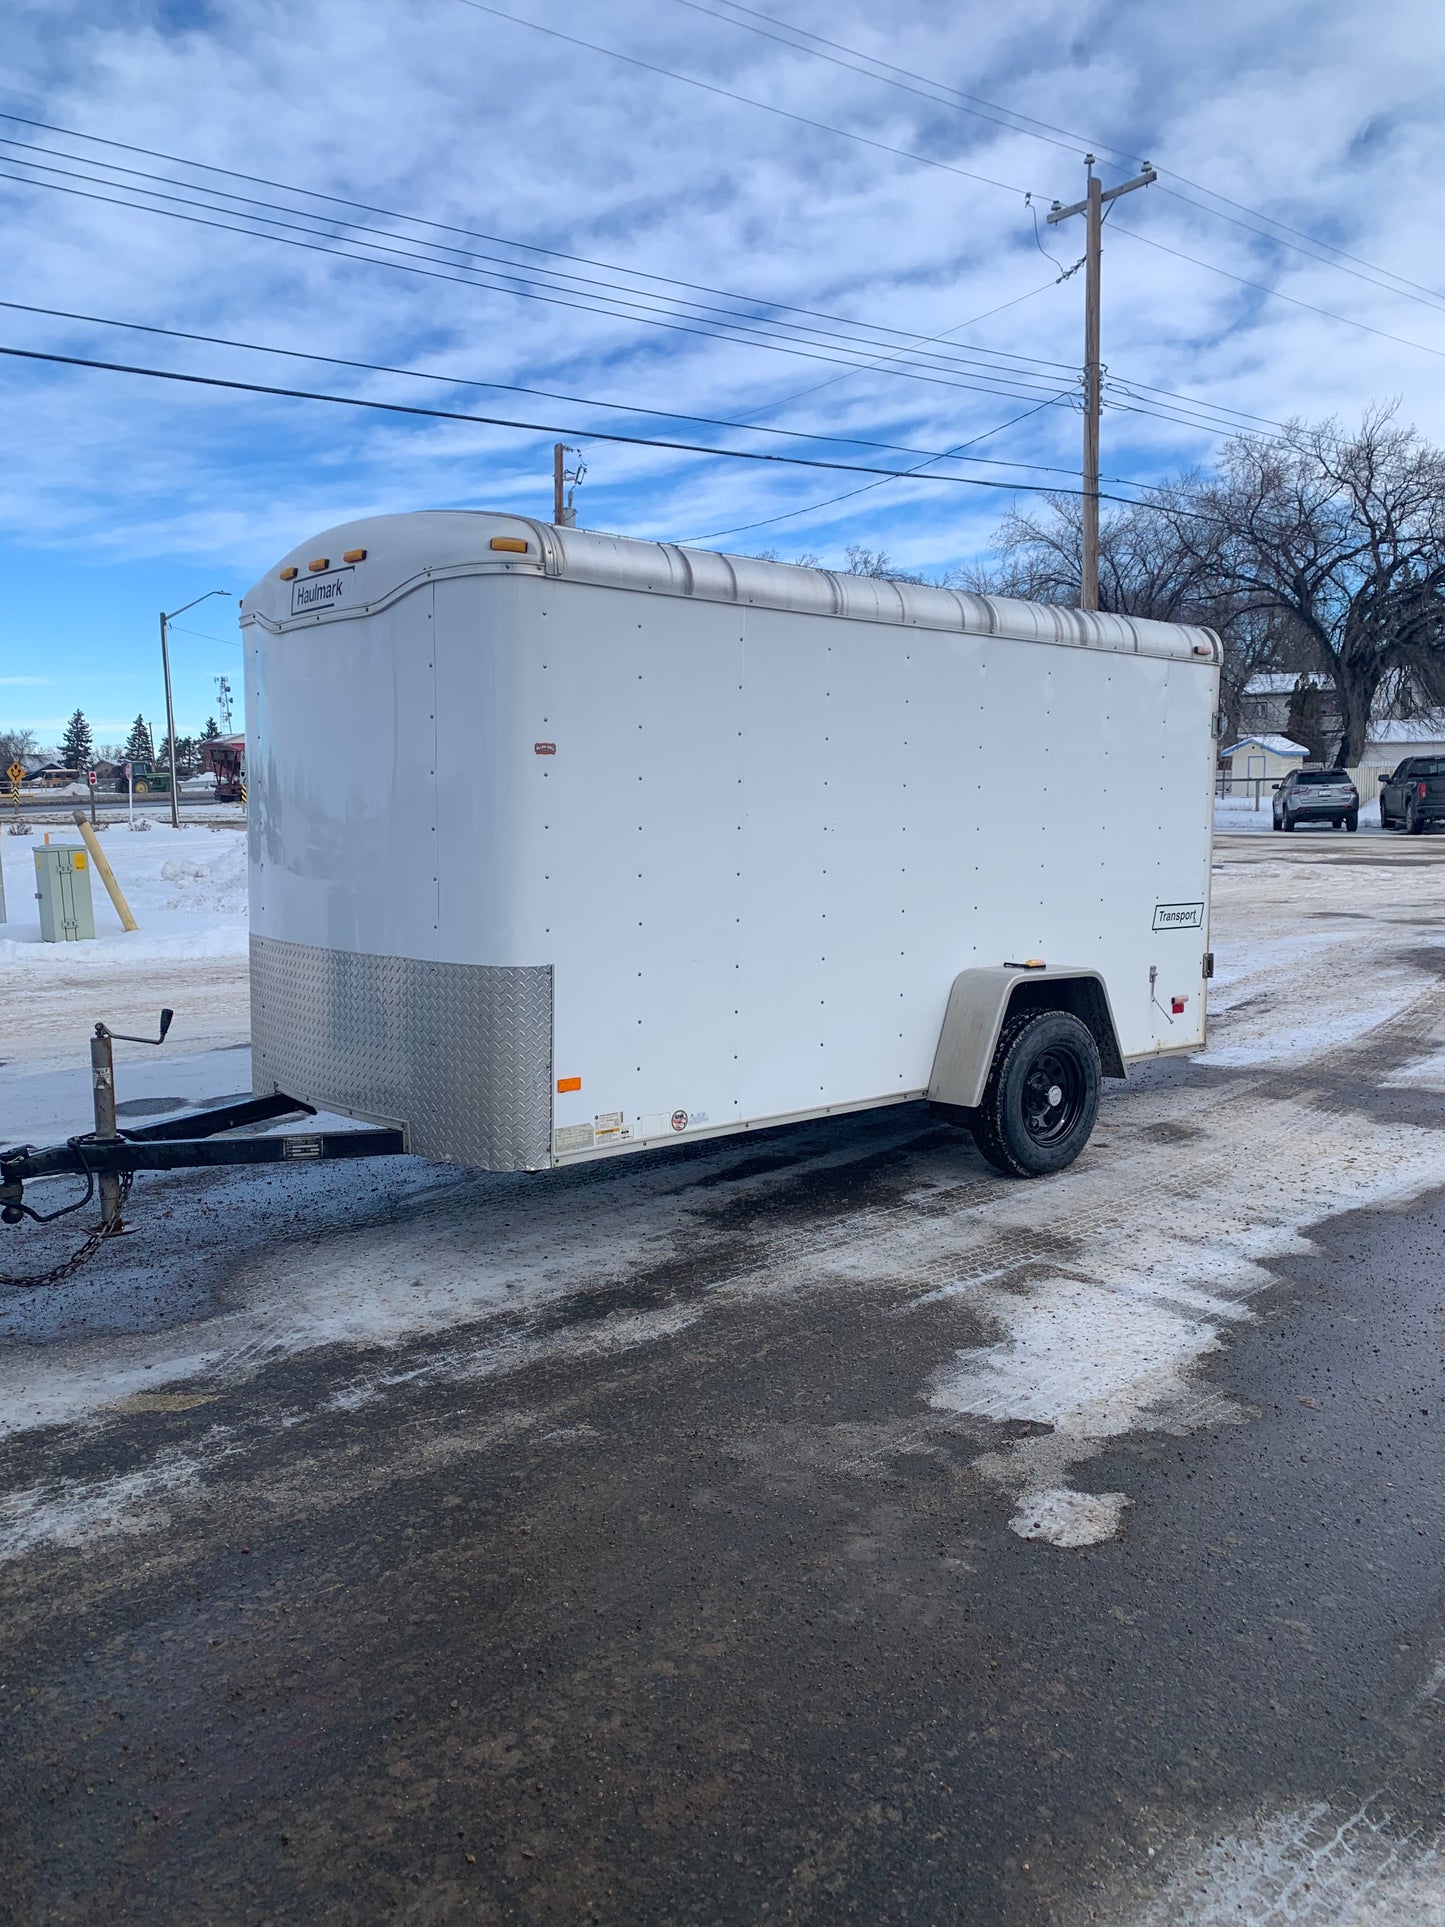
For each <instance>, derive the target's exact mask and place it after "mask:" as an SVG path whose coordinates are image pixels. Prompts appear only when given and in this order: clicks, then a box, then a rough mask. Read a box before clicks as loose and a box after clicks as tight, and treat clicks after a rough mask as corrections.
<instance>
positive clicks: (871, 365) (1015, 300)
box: [743, 276, 1067, 420]
mask: <svg viewBox="0 0 1445 1927" xmlns="http://www.w3.org/2000/svg"><path fill="white" fill-rule="evenodd" d="M1062 278H1063V277H1062V276H1058V277H1056V278H1055V279H1054V280H1052V281H1044V282H1041V283H1040V285H1039V286H1038V287H1036V288H1029V289H1027V290H1026V291H1025V292H1024V293H1023V294H1016V295H1014V296H1013V297H1012V299H1010V300H1008V301H1001V302H1000V303H999V304H998V306H997V307H996V308H986V309H985V310H984V312H983V313H982V314H976V315H974V316H973V318H972V320H969V321H959V322H955V324H954V325H953V327H951V328H945V329H944V330H943V332H942V333H941V334H936V335H925V336H923V337H921V339H920V340H919V343H918V345H920V346H923V347H926V346H928V344H929V343H930V342H934V341H946V340H947V339H948V337H949V336H950V335H956V334H958V333H959V332H960V331H961V330H962V329H964V328H976V327H977V326H978V324H979V322H981V321H989V320H991V319H992V318H993V316H994V315H996V314H1002V313H1003V312H1004V310H1005V308H1016V307H1017V306H1018V304H1019V303H1020V302H1021V301H1031V300H1032V299H1033V297H1034V296H1035V295H1036V294H1044V293H1046V292H1047V291H1048V289H1050V288H1056V287H1057V286H1058V284H1059V281H1060V280H1061V279H1062ZM899 352H901V351H899ZM893 359H895V355H894V354H887V355H880V356H879V357H878V359H877V360H876V361H868V362H860V363H859V365H858V367H859V370H861V372H863V373H865V374H866V373H871V372H872V370H874V369H876V368H881V367H883V366H884V364H885V363H886V362H888V361H891V360H893ZM1060 365H1061V366H1067V364H1062V363H1061V364H1060ZM855 372H857V371H855V370H852V369H850V370H848V371H847V373H845V374H841V375H829V377H828V379H827V380H826V381H819V382H815V383H814V384H813V386H812V387H811V388H800V389H798V390H797V391H796V392H795V393H793V394H791V395H778V396H775V397H774V399H773V400H772V401H769V402H764V403H763V404H762V405H761V406H760V407H758V408H756V409H754V410H752V411H751V412H752V413H753V414H754V415H762V414H766V413H767V412H768V411H769V410H770V409H774V408H783V407H785V406H786V405H787V404H788V403H789V402H790V401H802V400H804V399H805V397H807V396H808V395H817V394H820V393H821V392H822V390H823V389H825V388H832V387H833V386H834V385H835V384H836V383H838V382H840V381H847V380H848V379H849V378H850V376H851V375H852V374H853V373H855ZM743 419H744V420H746V419H747V417H744V418H743Z"/></svg>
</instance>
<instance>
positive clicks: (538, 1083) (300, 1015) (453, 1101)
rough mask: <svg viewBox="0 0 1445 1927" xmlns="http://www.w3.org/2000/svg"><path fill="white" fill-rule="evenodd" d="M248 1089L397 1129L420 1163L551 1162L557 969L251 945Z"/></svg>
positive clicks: (492, 1166) (526, 1166)
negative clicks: (276, 1093)
mask: <svg viewBox="0 0 1445 1927" xmlns="http://www.w3.org/2000/svg"><path fill="white" fill-rule="evenodd" d="M251 1053H252V1086H253V1088H254V1089H255V1090H256V1091H257V1092H260V1093H266V1092H269V1091H272V1090H278V1091H284V1092H285V1093H286V1094H287V1095H288V1096H289V1097H299V1098H302V1099H304V1101H305V1102H306V1103H308V1104H314V1105H316V1107H317V1108H318V1109H321V1110H339V1111H342V1112H346V1113H354V1114H355V1115H358V1116H361V1117H366V1118H374V1119H377V1120H379V1121H383V1122H387V1123H397V1124H404V1125H406V1126H407V1127H408V1128H409V1130H410V1133H411V1147H412V1149H413V1150H414V1151H416V1152H417V1153H419V1154H420V1155H421V1156H423V1157H432V1158H441V1159H445V1160H447V1161H450V1162H454V1163H458V1164H471V1165H476V1166H478V1167H479V1168H481V1169H483V1170H487V1171H524V1170H537V1169H539V1168H541V1167H543V1166H546V1165H549V1164H550V1163H551V1162H552V1156H551V1136H552V972H551V969H550V968H549V967H548V966H546V965H538V966H536V967H508V966H503V965H491V964H454V963H429V962H424V961H422V960H420V959H418V958H413V957H373V956H368V955H366V954H364V953H362V952H359V951H352V950H327V949H323V948H321V947H319V946H317V945H314V944H304V943H285V942H282V941H281V940H279V939H278V938H275V937H252V939H251Z"/></svg>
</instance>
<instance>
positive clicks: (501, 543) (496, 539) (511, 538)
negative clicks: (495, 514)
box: [492, 535, 527, 555]
mask: <svg viewBox="0 0 1445 1927" xmlns="http://www.w3.org/2000/svg"><path fill="white" fill-rule="evenodd" d="M492 547H493V548H494V549H505V550H506V552H507V554H508V555H525V554H526V553H527V545H526V543H525V542H524V541H523V540H522V538H521V536H520V535H494V536H493V537H492Z"/></svg>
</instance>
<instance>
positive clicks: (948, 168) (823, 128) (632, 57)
mask: <svg viewBox="0 0 1445 1927" xmlns="http://www.w3.org/2000/svg"><path fill="white" fill-rule="evenodd" d="M459 3H460V5H462V6H464V7H471V8H472V9H473V11H474V12H476V13H489V14H491V15H492V17H493V18H494V19H496V20H508V21H510V22H511V23H512V25H513V26H514V27H530V28H531V29H532V31H533V32H534V33H544V34H548V35H550V36H551V38H552V39H554V40H565V41H566V42H567V44H568V45H569V46H572V47H584V48H585V49H586V50H587V52H588V53H594V54H606V55H607V56H608V58H609V59H611V60H621V61H625V62H626V64H627V65H628V66H629V67H640V68H641V69H642V70H643V72H644V73H649V74H660V75H661V76H662V77H663V79H664V80H680V81H682V83H683V84H684V85H685V86H688V87H700V88H701V89H702V91H703V92H704V93H706V94H718V95H720V96H721V97H722V99H724V100H733V101H738V102H740V103H741V104H742V105H743V106H744V107H756V108H758V109H759V110H760V111H761V112H762V113H765V114H776V115H778V116H779V118H780V119H782V120H790V121H794V122H796V123H797V125H798V126H800V127H812V128H815V129H817V130H818V131H819V132H821V133H824V134H837V135H838V136H839V137H840V138H841V139H843V140H849V141H857V142H859V143H860V145H862V146H864V147H874V148H877V149H878V151H879V152H880V153H883V154H895V155H897V156H898V157H899V158H900V159H902V160H905V161H917V162H918V163H919V164H920V165H921V166H923V167H937V168H941V169H942V170H943V172H944V173H945V174H957V175H959V176H960V177H961V178H962V179H963V180H965V181H978V182H979V183H981V185H983V186H984V187H996V188H999V189H1001V190H1002V192H1003V193H1005V194H1027V193H1029V192H1030V191H1031V190H1030V189H1028V188H1024V187H1018V186H1015V184H1014V183H1013V182H1012V181H996V180H994V179H993V177H992V176H991V175H989V174H976V173H974V172H973V171H972V170H971V169H970V168H967V167H955V166H954V165H953V163H952V162H951V161H940V160H934V159H933V158H932V157H931V156H930V155H927V154H914V153H910V151H909V150H908V149H907V148H906V147H893V146H890V145H889V143H888V142H887V141H876V140H873V139H871V138H870V136H869V135H867V134H857V133H853V132H852V131H851V130H850V129H848V128H846V127H834V126H833V125H832V124H831V123H830V122H828V121H825V120H813V119H811V118H810V117H809V116H808V115H807V114H795V113H793V112H791V110H790V109H788V108H786V107H774V106H773V105H772V104H771V103H770V102H768V101H765V100H753V99H752V98H751V97H750V96H749V95H747V94H737V93H734V92H733V91H732V90H731V89H730V88H727V87H717V86H714V85H713V83H712V82H711V81H710V80H698V79H696V78H695V77H694V76H693V75H692V74H680V73H677V72H676V71H675V70H674V69H673V68H671V67H659V66H657V65H656V64H655V63H654V62H653V61H650V60H640V59H639V58H638V57H637V55H636V54H624V53H619V52H618V50H617V49H616V48H615V47H599V46H598V44H597V42H596V41H595V40H579V39H578V37H577V35H576V34H571V33H563V32H562V30H561V28H560V27H544V26H543V25H542V23H541V21H540V20H525V19H523V18H522V16H521V15H520V14H516V13H504V12H503V11H502V9H501V8H500V7H492V6H487V5H486V4H485V3H484V0H459Z"/></svg>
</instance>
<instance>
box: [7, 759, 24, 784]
mask: <svg viewBox="0 0 1445 1927" xmlns="http://www.w3.org/2000/svg"><path fill="white" fill-rule="evenodd" d="M5 774H6V775H7V776H8V777H9V778H10V787H11V789H12V790H18V789H19V787H20V785H21V784H22V783H23V782H24V781H25V765H24V764H23V763H12V764H11V765H10V767H9V769H7V770H6V772H5Z"/></svg>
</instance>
